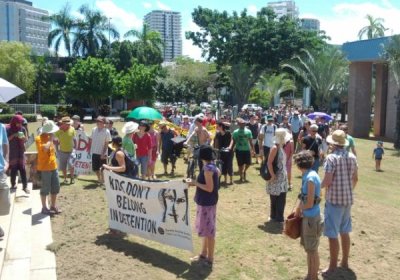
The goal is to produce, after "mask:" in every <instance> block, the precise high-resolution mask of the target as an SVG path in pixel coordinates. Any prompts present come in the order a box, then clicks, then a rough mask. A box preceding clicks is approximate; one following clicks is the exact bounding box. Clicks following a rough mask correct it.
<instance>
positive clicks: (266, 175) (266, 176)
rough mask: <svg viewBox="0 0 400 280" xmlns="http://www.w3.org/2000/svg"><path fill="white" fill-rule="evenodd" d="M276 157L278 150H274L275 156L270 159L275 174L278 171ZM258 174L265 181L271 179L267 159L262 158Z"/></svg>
mask: <svg viewBox="0 0 400 280" xmlns="http://www.w3.org/2000/svg"><path fill="white" fill-rule="evenodd" d="M278 157H279V151H277V152H276V156H275V158H274V160H273V161H272V169H273V170H274V173H275V174H276V173H277V172H278ZM260 175H261V177H262V178H263V179H264V180H265V181H269V180H271V173H270V172H269V169H268V159H266V160H264V161H263V162H262V163H261V167H260Z"/></svg>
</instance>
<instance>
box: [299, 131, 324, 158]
mask: <svg viewBox="0 0 400 280" xmlns="http://www.w3.org/2000/svg"><path fill="white" fill-rule="evenodd" d="M303 144H305V146H306V150H310V151H311V152H313V155H314V158H318V157H319V145H321V144H322V140H321V138H319V137H315V138H312V137H311V136H310V135H307V136H306V137H304V138H303Z"/></svg>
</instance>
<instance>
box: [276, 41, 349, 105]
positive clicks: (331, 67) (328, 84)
mask: <svg viewBox="0 0 400 280" xmlns="http://www.w3.org/2000/svg"><path fill="white" fill-rule="evenodd" d="M303 52H304V55H303V56H300V55H296V56H295V57H294V58H293V59H292V60H290V61H287V62H285V63H283V64H282V65H281V67H282V68H288V69H291V70H292V71H293V72H294V73H295V74H297V75H298V76H300V77H301V78H302V79H303V80H304V81H305V82H306V83H307V84H308V85H309V86H310V87H311V88H312V89H313V90H314V92H315V93H316V96H317V105H318V106H320V105H323V104H327V103H328V102H329V101H330V100H331V98H332V97H333V96H334V95H335V94H337V91H336V89H337V87H338V86H339V85H341V84H342V81H343V79H345V77H346V74H347V73H348V62H347V60H346V59H345V58H344V56H343V54H342V53H341V51H340V50H339V49H337V48H335V47H326V48H324V49H323V50H321V51H313V52H310V51H308V50H304V51H303Z"/></svg>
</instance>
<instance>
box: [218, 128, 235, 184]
mask: <svg viewBox="0 0 400 280" xmlns="http://www.w3.org/2000/svg"><path fill="white" fill-rule="evenodd" d="M229 126H230V123H227V122H218V123H217V130H218V132H217V133H216V134H215V138H214V144H213V146H214V148H215V149H218V150H219V151H220V159H221V161H222V170H221V173H222V174H223V175H224V184H225V185H226V184H227V175H229V184H230V185H232V176H233V151H231V150H229V149H228V147H229V145H230V143H231V140H232V135H231V132H230V131H229Z"/></svg>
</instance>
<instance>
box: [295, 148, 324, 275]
mask: <svg viewBox="0 0 400 280" xmlns="http://www.w3.org/2000/svg"><path fill="white" fill-rule="evenodd" d="M294 161H295V163H296V165H297V167H298V168H299V169H300V171H301V173H302V175H303V176H302V185H301V193H300V195H299V204H298V205H297V207H296V212H295V215H296V216H297V217H298V216H301V215H302V216H303V219H302V224H301V240H300V244H301V245H303V246H304V250H305V251H306V252H307V264H308V273H307V276H306V278H305V279H309V280H316V279H318V268H319V255H318V246H319V239H320V236H321V232H322V227H323V224H322V222H321V216H320V207H319V203H320V200H321V198H320V197H321V180H320V178H319V176H318V173H317V172H315V171H314V170H312V169H311V168H312V166H313V164H314V157H313V155H312V153H311V152H310V151H302V152H300V153H298V154H296V155H294Z"/></svg>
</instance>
